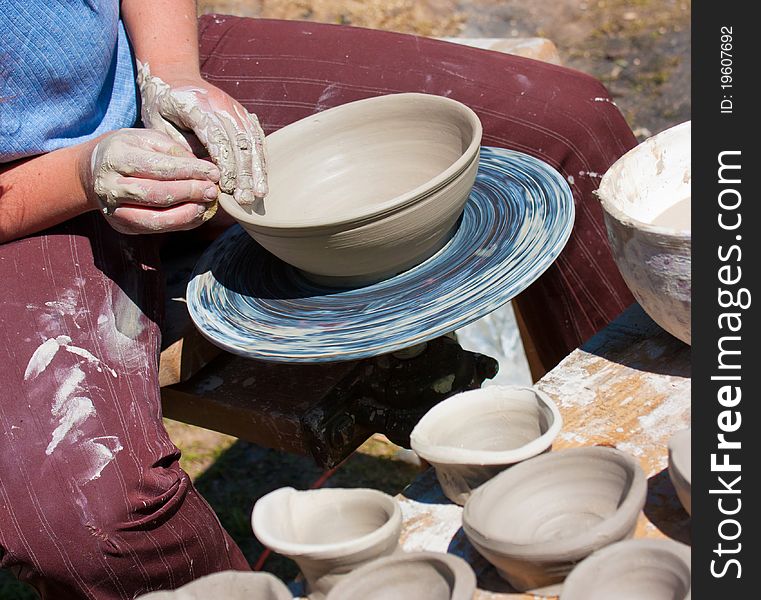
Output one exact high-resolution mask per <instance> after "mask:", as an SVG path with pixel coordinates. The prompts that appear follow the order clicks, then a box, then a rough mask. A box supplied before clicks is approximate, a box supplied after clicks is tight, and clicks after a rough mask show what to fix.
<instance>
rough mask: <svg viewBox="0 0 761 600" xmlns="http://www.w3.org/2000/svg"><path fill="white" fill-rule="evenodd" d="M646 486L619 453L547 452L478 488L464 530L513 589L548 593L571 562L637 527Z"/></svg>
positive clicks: (591, 450)
mask: <svg viewBox="0 0 761 600" xmlns="http://www.w3.org/2000/svg"><path fill="white" fill-rule="evenodd" d="M646 493H647V481H646V478H645V474H644V472H643V471H642V469H641V467H640V466H639V464H638V462H637V461H636V460H635V459H634V458H632V457H630V456H628V455H627V454H624V453H623V452H620V451H618V450H615V449H613V448H607V447H596V446H595V447H585V448H575V449H572V450H563V451H559V452H551V453H549V454H544V455H542V456H537V457H535V458H532V459H530V460H527V461H525V462H522V463H520V464H518V465H515V466H514V467H511V468H510V469H507V470H506V471H504V472H502V473H500V474H499V475H497V476H496V477H494V478H493V479H492V480H491V481H489V482H487V483H485V484H484V485H482V486H481V487H479V488H478V489H476V490H475V491H474V492H473V493H472V495H471V496H470V498H469V500H468V502H467V503H466V504H465V509H464V511H463V529H464V531H465V534H466V535H467V537H468V539H469V540H470V542H471V543H472V544H473V546H474V547H475V548H476V550H478V552H479V553H480V554H481V555H482V556H484V557H485V558H486V559H487V560H488V561H489V562H491V563H492V564H493V565H494V566H495V567H496V568H497V571H498V572H499V574H500V575H501V576H502V577H503V578H504V579H506V580H507V581H508V582H509V583H510V584H511V585H512V586H513V587H514V588H515V589H517V590H518V591H531V592H533V593H535V594H538V595H553V594H555V593H556V592H557V584H560V583H562V581H563V580H564V579H565V577H566V576H567V575H568V573H570V571H571V569H572V568H573V566H574V565H575V564H576V563H578V562H579V561H581V560H583V559H584V558H586V557H587V556H589V555H590V554H591V553H592V552H594V551H596V550H599V549H600V548H603V547H605V546H607V545H609V544H611V543H613V542H617V541H620V540H623V539H625V538H628V537H631V536H632V535H633V534H634V530H635V527H636V524H637V518H638V516H639V513H640V511H641V510H642V507H643V506H644V504H645V496H646Z"/></svg>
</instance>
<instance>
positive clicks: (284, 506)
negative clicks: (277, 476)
mask: <svg viewBox="0 0 761 600" xmlns="http://www.w3.org/2000/svg"><path fill="white" fill-rule="evenodd" d="M251 523H252V526H253V530H254V534H255V535H256V537H257V538H258V539H259V541H260V542H261V543H262V544H264V545H265V546H267V547H268V548H270V549H272V550H274V551H275V552H277V553H279V554H282V555H284V556H287V557H288V558H290V559H292V560H293V561H295V562H296V564H297V565H298V566H299V569H300V570H301V572H302V574H303V575H304V578H305V579H306V582H307V591H308V592H309V597H310V598H312V599H321V598H324V597H325V595H326V594H327V593H328V592H329V591H330V589H331V588H332V587H333V586H334V585H335V584H336V583H337V582H338V581H339V580H340V579H341V578H342V577H344V576H345V575H346V574H347V573H349V572H350V571H352V570H354V569H356V568H357V567H360V566H362V565H364V564H366V563H369V562H370V561H372V560H374V559H376V558H380V557H383V556H387V555H389V554H391V553H393V552H394V551H396V550H397V547H398V542H399V533H400V531H401V527H402V515H401V510H400V508H399V504H398V502H397V501H396V500H395V499H394V498H392V497H391V496H388V495H387V494H384V493H382V492H379V491H376V490H370V489H331V488H325V489H319V490H308V491H297V490H295V489H293V488H281V489H279V490H275V491H274V492H271V493H269V494H267V495H266V496H263V497H262V498H260V499H259V500H258V501H257V503H256V504H255V506H254V511H253V514H252V515H251Z"/></svg>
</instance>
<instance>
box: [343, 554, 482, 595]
mask: <svg viewBox="0 0 761 600" xmlns="http://www.w3.org/2000/svg"><path fill="white" fill-rule="evenodd" d="M475 590H476V576H475V574H474V573H473V570H472V569H471V568H470V565H469V564H468V563H466V562H465V561H464V560H463V559H461V558H460V557H459V556H454V555H452V554H442V553H438V552H412V553H409V554H407V553H404V554H396V555H394V556H389V557H386V558H380V559H378V560H374V561H373V562H371V563H368V564H366V565H365V566H364V567H361V568H359V569H357V570H356V571H352V573H350V574H349V575H347V576H346V577H345V578H344V579H343V580H342V581H341V582H340V583H339V584H338V585H336V587H334V588H333V589H332V590H331V592H330V594H328V600H358V599H360V598H361V600H412V599H414V600H472V598H473V594H474V593H475Z"/></svg>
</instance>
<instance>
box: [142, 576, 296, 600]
mask: <svg viewBox="0 0 761 600" xmlns="http://www.w3.org/2000/svg"><path fill="white" fill-rule="evenodd" d="M209 598H225V599H226V600H251V599H252V598H256V600H291V599H292V598H293V595H292V594H291V592H290V591H288V588H287V587H286V586H285V584H284V583H283V582H282V581H280V580H279V579H278V578H277V577H275V576H274V575H270V574H269V573H246V572H241V571H222V572H221V573H213V574H211V575H206V576H204V577H201V578H199V579H196V580H195V581H191V582H190V583H188V584H185V585H183V586H182V587H180V588H177V589H176V590H172V591H171V592H151V593H150V594H145V595H143V596H139V600H208V599H209Z"/></svg>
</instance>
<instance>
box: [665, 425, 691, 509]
mask: <svg viewBox="0 0 761 600" xmlns="http://www.w3.org/2000/svg"><path fill="white" fill-rule="evenodd" d="M691 445H692V429H684V430H682V431H679V432H677V433H675V434H674V435H673V436H671V439H670V440H669V477H670V478H671V483H673V484H674V489H675V490H676V495H677V496H678V498H679V502H681V503H682V506H684V510H686V511H687V513H688V514H690V515H691V514H692V448H691Z"/></svg>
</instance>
